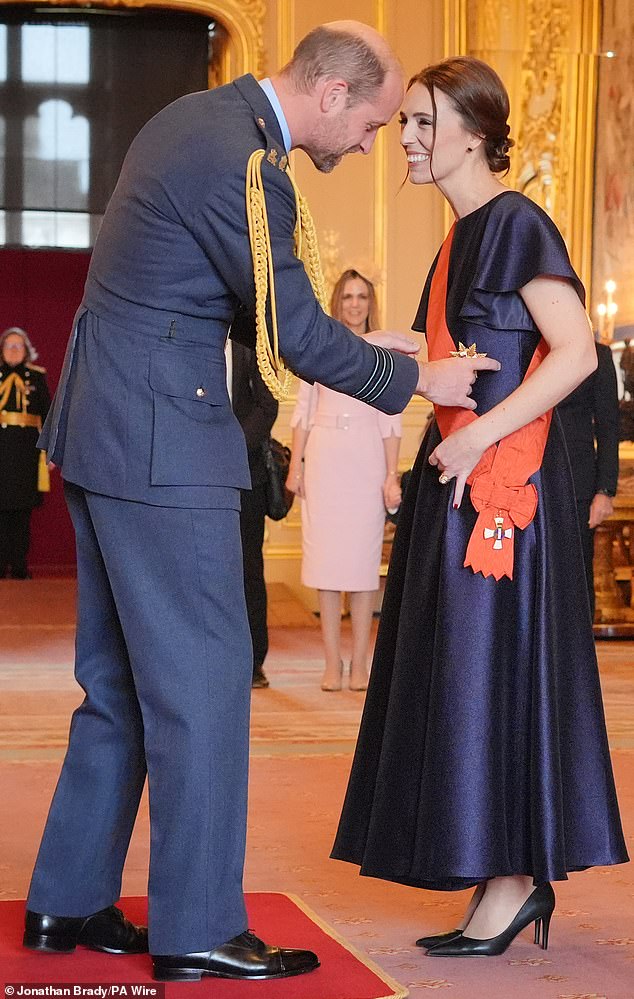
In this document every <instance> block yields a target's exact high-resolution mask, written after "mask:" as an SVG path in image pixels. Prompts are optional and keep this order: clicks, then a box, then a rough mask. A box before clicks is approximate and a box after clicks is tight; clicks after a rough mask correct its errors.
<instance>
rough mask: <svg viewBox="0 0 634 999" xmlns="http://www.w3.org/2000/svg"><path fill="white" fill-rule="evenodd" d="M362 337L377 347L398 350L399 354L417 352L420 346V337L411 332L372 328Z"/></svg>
mask: <svg viewBox="0 0 634 999" xmlns="http://www.w3.org/2000/svg"><path fill="white" fill-rule="evenodd" d="M363 339H364V340H367V342H368V343H373V344H375V345H376V346H377V347H385V349H386V350H398V351H399V353H401V354H417V353H418V351H419V350H420V348H421V341H420V339H419V338H418V337H415V336H414V335H413V334H412V333H395V332H393V331H392V330H373V332H372V333H366V335H365V336H364V338H363Z"/></svg>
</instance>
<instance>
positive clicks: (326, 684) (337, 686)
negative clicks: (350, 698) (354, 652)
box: [321, 659, 343, 691]
mask: <svg viewBox="0 0 634 999" xmlns="http://www.w3.org/2000/svg"><path fill="white" fill-rule="evenodd" d="M342 683H343V659H340V660H339V679H338V680H336V681H335V682H334V683H333V682H331V681H330V680H326V674H325V673H324V678H323V679H322V681H321V689H322V690H327V691H334V690H341V687H342Z"/></svg>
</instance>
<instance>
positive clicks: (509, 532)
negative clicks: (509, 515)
mask: <svg viewBox="0 0 634 999" xmlns="http://www.w3.org/2000/svg"><path fill="white" fill-rule="evenodd" d="M493 520H494V521H495V530H494V531H492V530H491V528H490V527H485V528H484V536H485V538H486V539H487V541H488V540H489V539H490V538H495V541H494V542H493V548H494V549H496V550H498V551H499V549H500V548H501V547H502V539H503V538H508V539H509V541H510V539H511V538H512V537H513V528H512V527H507V529H506V530H504V529H503V525H504V517H494V518H493Z"/></svg>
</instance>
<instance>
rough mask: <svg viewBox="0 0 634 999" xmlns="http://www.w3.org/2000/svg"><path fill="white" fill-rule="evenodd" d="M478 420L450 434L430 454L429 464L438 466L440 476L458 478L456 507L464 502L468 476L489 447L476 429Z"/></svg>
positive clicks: (455, 496)
mask: <svg viewBox="0 0 634 999" xmlns="http://www.w3.org/2000/svg"><path fill="white" fill-rule="evenodd" d="M477 422H478V421H476V422H475V423H471V424H469V426H467V427H463V428H462V430H456V432H455V433H454V434H449V437H446V438H445V439H444V441H441V442H440V444H439V445H438V447H437V448H434V450H433V451H432V453H431V454H430V456H429V464H430V465H435V466H436V467H437V469H438V472H439V476H445V477H446V479H447V480H449V479H455V480H456V490H455V493H454V500H453V505H454V508H456V509H457V508H458V507H459V506H460V504H461V502H462V496H463V493H464V487H465V483H466V481H467V478H468V477H469V475H470V474H471V472H472V471H473V469H474V468H475V467H476V465H477V464H478V462H479V461H480V458H481V457H482V455H483V454H484V452H485V451H486V449H487V445H486V444H485V443H482V441H481V440H479V435H478V432H477V429H475V428H477Z"/></svg>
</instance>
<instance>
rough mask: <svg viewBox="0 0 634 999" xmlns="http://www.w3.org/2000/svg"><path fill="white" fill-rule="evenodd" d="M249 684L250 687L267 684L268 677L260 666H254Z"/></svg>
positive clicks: (266, 685) (265, 685)
mask: <svg viewBox="0 0 634 999" xmlns="http://www.w3.org/2000/svg"><path fill="white" fill-rule="evenodd" d="M251 686H252V687H268V686H269V680H268V677H267V675H266V673H265V672H264V670H263V669H262V667H261V666H256V667H255V669H254V670H253V679H252V680H251Z"/></svg>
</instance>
